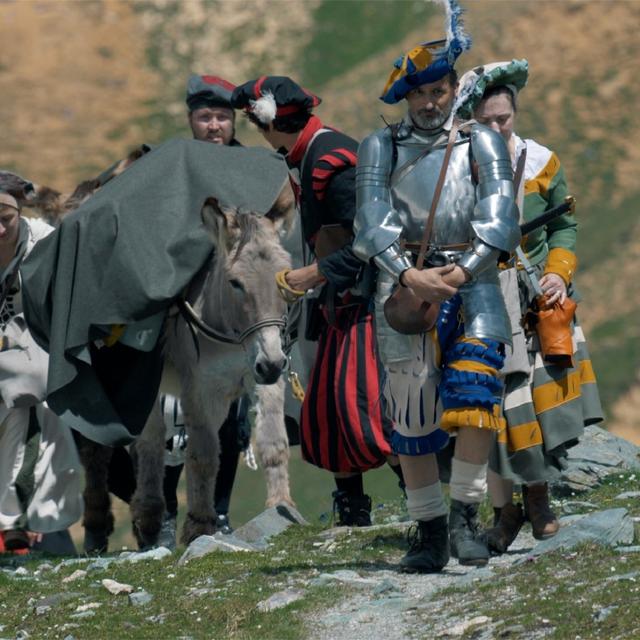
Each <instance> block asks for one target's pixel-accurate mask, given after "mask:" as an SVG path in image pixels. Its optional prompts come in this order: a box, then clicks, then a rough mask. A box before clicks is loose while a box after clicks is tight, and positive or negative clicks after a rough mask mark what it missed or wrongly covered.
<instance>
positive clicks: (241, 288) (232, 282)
mask: <svg viewBox="0 0 640 640" xmlns="http://www.w3.org/2000/svg"><path fill="white" fill-rule="evenodd" d="M229 284H230V285H231V286H232V287H233V288H234V289H237V290H238V291H244V286H243V285H242V282H240V280H236V279H235V278H231V279H230V280H229Z"/></svg>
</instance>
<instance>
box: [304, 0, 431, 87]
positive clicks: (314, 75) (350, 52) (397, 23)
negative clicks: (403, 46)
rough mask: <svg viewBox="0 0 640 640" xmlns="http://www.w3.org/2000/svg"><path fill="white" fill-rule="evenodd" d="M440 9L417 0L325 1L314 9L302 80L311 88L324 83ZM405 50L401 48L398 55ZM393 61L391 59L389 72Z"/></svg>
mask: <svg viewBox="0 0 640 640" xmlns="http://www.w3.org/2000/svg"><path fill="white" fill-rule="evenodd" d="M438 11H440V9H439V8H438V7H437V6H435V5H433V6H432V5H430V4H429V3H427V2H422V1H418V0H378V1H377V2H354V1H353V0H323V2H321V3H320V5H319V6H318V8H317V9H316V10H315V13H314V16H313V24H314V27H313V29H314V31H313V37H312V38H311V42H310V43H309V45H308V47H307V48H306V50H305V51H304V57H303V59H302V78H303V81H304V82H305V83H306V84H307V85H309V86H310V87H318V86H322V85H323V84H324V83H326V82H328V81H329V80H332V79H334V78H336V77H338V76H340V75H342V74H344V73H346V72H348V71H349V70H350V69H352V68H353V67H355V66H356V65H358V64H359V63H361V62H364V61H365V60H366V59H367V58H368V57H369V56H371V55H374V54H378V53H380V51H383V50H384V49H385V48H387V47H389V46H391V45H393V44H394V43H396V42H400V41H401V40H402V38H403V37H404V36H405V35H406V34H407V33H408V32H409V31H411V29H415V28H416V27H417V26H419V25H420V24H421V23H424V22H426V20H427V18H429V17H430V16H431V15H433V14H435V13H437V12H438ZM434 37H438V34H436V35H435V36H434ZM402 53H403V52H402V51H400V50H398V53H397V55H401V54H402ZM392 63H393V60H389V68H388V71H391V64H392ZM385 73H386V72H384V71H383V73H382V76H381V78H384V77H385Z"/></svg>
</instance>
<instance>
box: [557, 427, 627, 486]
mask: <svg viewBox="0 0 640 640" xmlns="http://www.w3.org/2000/svg"><path fill="white" fill-rule="evenodd" d="M639 455H640V449H639V448H638V447H637V446H636V445H634V444H633V443H631V442H629V441H628V440H625V439H624V438H619V437H617V436H614V435H613V434H612V433H609V432H608V431H605V430H604V429H601V428H600V427H596V426H590V427H587V428H586V429H585V431H584V436H583V437H582V438H581V440H580V442H579V444H577V445H576V446H575V447H572V448H571V449H569V458H568V461H567V462H568V466H567V468H566V469H565V470H564V471H563V472H562V477H561V479H560V481H559V482H557V483H554V485H553V490H554V493H556V494H559V495H570V494H571V492H580V491H586V490H587V489H591V488H592V487H595V486H597V485H598V484H599V483H600V481H601V480H602V478H604V477H606V476H608V475H610V474H612V473H620V472H621V471H637V470H640V457H639Z"/></svg>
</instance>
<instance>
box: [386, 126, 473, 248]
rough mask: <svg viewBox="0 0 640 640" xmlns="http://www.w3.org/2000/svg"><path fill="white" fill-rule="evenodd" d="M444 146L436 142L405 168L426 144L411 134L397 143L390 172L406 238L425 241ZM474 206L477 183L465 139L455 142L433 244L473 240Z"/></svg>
mask: <svg viewBox="0 0 640 640" xmlns="http://www.w3.org/2000/svg"><path fill="white" fill-rule="evenodd" d="M445 147H446V145H445V144H442V145H437V146H435V147H434V148H433V150H432V151H431V152H429V153H428V154H427V155H426V156H425V157H422V158H420V159H419V160H418V161H417V162H416V164H415V165H413V166H412V167H411V169H410V170H409V171H407V172H403V168H404V167H407V166H408V165H409V164H410V163H411V162H412V161H414V160H415V159H416V158H417V157H418V156H419V155H420V154H422V153H423V152H424V150H425V148H426V145H425V144H421V143H419V142H417V141H416V140H415V139H414V138H412V137H410V138H408V139H407V140H399V141H397V143H396V149H397V154H398V155H397V161H396V163H395V168H394V173H393V174H392V176H391V198H392V202H393V204H394V207H395V209H396V211H397V212H398V215H399V216H400V220H401V223H402V226H403V228H404V230H405V231H404V234H403V238H404V240H405V241H407V242H411V243H420V242H421V241H422V236H423V234H424V226H425V224H426V220H427V218H428V216H429V209H430V206H431V202H432V200H433V196H434V192H435V189H436V184H437V182H438V176H439V174H440V169H441V167H442V161H443V159H444V154H445ZM396 180H397V182H396ZM474 206H475V185H474V183H473V180H472V176H471V167H470V162H469V143H468V141H467V140H462V141H460V142H458V143H456V145H455V147H454V148H453V152H452V154H451V159H450V161H449V166H448V168H447V176H446V179H445V183H444V186H443V188H442V193H441V195H440V201H439V202H438V208H437V209H436V215H435V221H434V228H433V234H432V238H431V244H435V245H447V244H458V243H462V242H468V241H470V240H471V239H472V238H473V235H474V234H473V230H472V228H471V225H470V224H469V223H470V221H471V219H472V215H473V209H474Z"/></svg>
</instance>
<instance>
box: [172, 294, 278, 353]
mask: <svg viewBox="0 0 640 640" xmlns="http://www.w3.org/2000/svg"><path fill="white" fill-rule="evenodd" d="M177 304H178V309H179V310H180V314H181V315H182V317H183V319H184V321H185V322H186V323H187V324H188V325H189V327H190V328H191V329H192V330H195V331H197V332H198V333H200V334H202V335H203V336H204V337H205V338H207V339H208V340H211V341H212V342H220V343H222V344H233V345H242V344H243V343H244V341H245V340H246V339H247V338H248V337H249V336H250V335H251V334H252V333H255V332H256V331H259V330H260V329H263V328H264V327H280V329H281V330H282V329H283V328H284V327H286V326H287V316H286V315H284V316H281V317H279V318H275V317H271V318H263V319H262V320H258V321H257V322H254V323H253V324H251V325H249V326H248V327H247V328H246V329H245V330H244V331H242V332H240V333H237V334H234V335H229V334H228V333H223V332H221V331H218V330H217V329H214V328H213V327H212V326H210V325H208V324H207V323H206V322H205V321H204V320H203V319H202V318H201V317H200V316H199V315H198V313H197V312H196V310H195V309H194V308H193V307H192V306H191V305H190V304H189V303H188V302H187V301H186V300H185V299H184V298H180V299H179V300H178V303H177Z"/></svg>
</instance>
